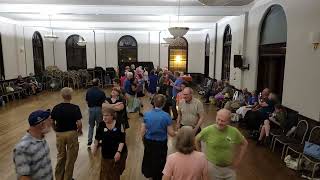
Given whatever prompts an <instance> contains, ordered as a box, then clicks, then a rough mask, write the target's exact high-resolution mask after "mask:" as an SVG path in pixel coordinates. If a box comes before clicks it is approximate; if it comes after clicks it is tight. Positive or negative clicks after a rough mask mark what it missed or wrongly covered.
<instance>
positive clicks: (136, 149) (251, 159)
mask: <svg viewBox="0 0 320 180" xmlns="http://www.w3.org/2000/svg"><path fill="white" fill-rule="evenodd" d="M106 92H107V93H109V90H106ZM84 95H85V90H77V91H75V93H74V97H73V103H75V104H78V105H79V106H80V108H81V111H82V115H83V124H84V135H83V136H81V137H80V138H79V141H80V150H79V156H78V159H77V162H76V165H75V170H74V178H75V179H76V180H95V179H99V168H100V160H99V159H100V155H98V156H96V157H93V156H92V154H91V153H90V151H88V150H87V146H86V143H87V127H88V125H87V124H88V123H87V122H88V108H87V105H86V102H85V100H84ZM60 101H61V98H60V96H59V93H58V92H43V93H41V94H39V95H37V96H32V97H28V98H26V99H23V100H16V101H14V102H10V103H7V104H6V106H5V107H2V108H0V179H1V180H14V179H16V176H15V170H14V167H13V162H12V149H13V147H14V145H15V144H16V143H17V142H18V141H19V139H20V138H21V137H22V136H23V135H24V134H25V132H26V130H27V128H28V122H27V118H28V115H29V113H30V112H32V111H34V110H36V109H39V108H42V109H47V108H51V109H52V107H53V106H54V105H56V104H57V103H59V102H60ZM143 101H144V104H145V106H144V107H145V110H147V109H150V105H149V101H148V98H144V99H143ZM205 110H206V112H207V113H206V114H207V115H206V122H205V125H204V126H207V125H209V124H212V123H213V122H214V119H215V114H216V110H215V108H214V107H213V106H212V105H205ZM129 117H130V120H129V122H130V126H131V128H130V129H129V130H128V131H127V145H128V149H129V155H128V159H127V168H126V170H125V172H124V174H123V175H122V177H121V179H122V180H144V179H145V178H144V177H143V175H142V174H141V163H142V156H143V145H142V142H141V138H140V136H139V127H140V121H141V119H139V116H138V115H137V114H129ZM46 138H47V140H48V142H49V146H50V149H51V159H52V165H53V167H55V164H56V154H57V150H56V146H55V142H56V141H55V134H54V132H53V131H52V132H50V133H49V134H48V135H47V137H46ZM173 141H174V139H170V140H169V153H172V152H174V149H173V147H172V143H173ZM279 157H280V156H279V153H272V152H270V150H268V149H267V148H265V147H261V146H256V145H255V143H254V142H253V141H250V140H249V148H248V151H247V153H246V155H245V157H244V159H243V161H242V163H241V166H240V168H239V169H238V171H237V174H238V178H237V179H238V180H270V179H272V180H286V179H290V180H296V179H300V178H299V177H298V175H297V173H295V172H294V171H291V170H289V169H287V168H286V167H285V166H284V163H283V162H281V161H280V158H279Z"/></svg>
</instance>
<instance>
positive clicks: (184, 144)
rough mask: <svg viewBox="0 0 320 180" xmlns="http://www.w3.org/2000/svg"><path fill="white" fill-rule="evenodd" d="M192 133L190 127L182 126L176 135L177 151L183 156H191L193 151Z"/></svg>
mask: <svg viewBox="0 0 320 180" xmlns="http://www.w3.org/2000/svg"><path fill="white" fill-rule="evenodd" d="M194 138H195V137H194V132H193V129H192V127H191V126H183V127H182V128H181V129H180V130H179V132H178V134H177V141H176V149H177V151H179V152H181V153H183V154H191V153H192V152H193V151H194V148H195V145H194Z"/></svg>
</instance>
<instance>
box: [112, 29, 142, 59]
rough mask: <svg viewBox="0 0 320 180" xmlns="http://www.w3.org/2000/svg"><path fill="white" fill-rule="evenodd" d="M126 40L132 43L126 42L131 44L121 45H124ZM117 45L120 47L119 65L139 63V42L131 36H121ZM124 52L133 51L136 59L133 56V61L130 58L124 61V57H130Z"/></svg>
mask: <svg viewBox="0 0 320 180" xmlns="http://www.w3.org/2000/svg"><path fill="white" fill-rule="evenodd" d="M126 39H129V40H131V42H130V41H126V42H130V43H131V44H127V45H125V44H124V45H121V43H123V42H124V40H126ZM124 43H125V42H124ZM117 45H118V64H121V63H123V62H132V63H134V62H138V42H137V40H136V39H135V38H134V37H133V36H130V35H124V36H121V38H120V39H119V40H118V43H117ZM123 50H124V51H128V50H129V51H132V52H133V54H135V57H134V56H133V58H132V60H129V58H127V59H125V60H123V58H122V57H128V56H129V55H128V54H124V53H123Z"/></svg>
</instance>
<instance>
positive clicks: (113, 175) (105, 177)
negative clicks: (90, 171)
mask: <svg viewBox="0 0 320 180" xmlns="http://www.w3.org/2000/svg"><path fill="white" fill-rule="evenodd" d="M127 156H128V153H127V152H126V151H125V152H123V153H121V157H120V160H119V161H118V162H115V161H114V159H105V158H103V157H102V158H101V170H100V180H120V176H121V174H122V173H123V171H124V169H125V167H126V160H127Z"/></svg>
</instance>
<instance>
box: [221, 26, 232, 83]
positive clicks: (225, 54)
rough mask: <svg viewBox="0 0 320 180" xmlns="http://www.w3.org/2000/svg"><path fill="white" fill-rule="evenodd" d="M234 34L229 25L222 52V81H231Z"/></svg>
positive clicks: (225, 31) (225, 32) (224, 36)
mask: <svg viewBox="0 0 320 180" xmlns="http://www.w3.org/2000/svg"><path fill="white" fill-rule="evenodd" d="M231 45H232V34H231V28H230V26H229V25H227V27H226V29H225V30H224V34H223V50H222V71H221V79H222V80H227V81H229V79H230V59H231Z"/></svg>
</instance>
